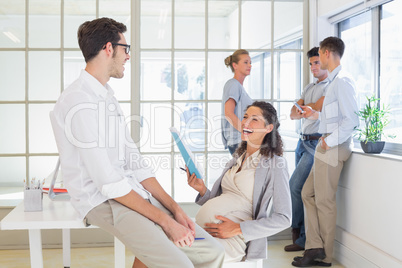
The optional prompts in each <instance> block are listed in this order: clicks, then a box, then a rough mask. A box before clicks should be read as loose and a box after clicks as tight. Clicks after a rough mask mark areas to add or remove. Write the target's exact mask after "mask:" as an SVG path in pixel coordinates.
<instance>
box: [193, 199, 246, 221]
mask: <svg viewBox="0 0 402 268" xmlns="http://www.w3.org/2000/svg"><path fill="white" fill-rule="evenodd" d="M251 209H252V205H251V203H249V202H247V201H246V200H243V199H242V198H241V197H239V196H235V195H229V194H222V195H220V196H218V197H215V198H212V199H210V200H208V202H206V203H205V204H204V205H202V207H201V208H200V210H199V211H198V213H197V215H196V216H195V222H196V223H197V224H198V225H200V226H201V227H204V226H205V223H220V220H218V219H216V218H215V216H218V215H220V216H224V217H226V218H228V219H230V220H232V221H234V222H236V223H240V222H242V221H246V220H251V219H252V217H251Z"/></svg>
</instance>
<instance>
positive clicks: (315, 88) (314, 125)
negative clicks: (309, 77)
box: [300, 77, 329, 135]
mask: <svg viewBox="0 0 402 268" xmlns="http://www.w3.org/2000/svg"><path fill="white" fill-rule="evenodd" d="M328 82H329V80H328V77H327V78H325V79H324V80H322V81H321V82H318V83H317V81H316V82H314V83H311V84H308V85H307V86H306V87H305V88H304V90H303V93H302V95H301V97H300V99H302V100H304V104H305V105H306V104H309V103H316V102H317V101H318V100H319V99H320V98H321V97H322V96H324V95H325V91H326V88H327V85H328ZM319 125H320V120H311V119H307V118H306V119H304V121H303V126H302V133H303V134H304V135H309V134H314V133H317V132H318V127H319Z"/></svg>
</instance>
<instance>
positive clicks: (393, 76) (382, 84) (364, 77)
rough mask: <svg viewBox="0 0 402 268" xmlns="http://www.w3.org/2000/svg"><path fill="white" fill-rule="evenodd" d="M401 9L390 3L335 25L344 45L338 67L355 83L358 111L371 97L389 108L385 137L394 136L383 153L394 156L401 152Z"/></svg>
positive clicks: (400, 5) (401, 5)
mask: <svg viewBox="0 0 402 268" xmlns="http://www.w3.org/2000/svg"><path fill="white" fill-rule="evenodd" d="M401 8H402V3H401V2H400V1H392V2H389V3H386V4H383V5H381V6H378V7H373V8H372V9H370V10H367V11H364V12H362V13H360V14H358V15H355V16H353V17H351V18H348V19H346V20H343V21H341V22H339V23H338V31H339V37H340V38H342V40H343V41H344V42H345V45H346V50H345V54H344V56H343V57H342V66H343V68H344V69H345V70H346V71H348V72H349V73H350V74H351V75H352V76H353V77H354V79H355V81H356V88H357V96H358V104H359V106H360V107H362V106H363V105H365V103H366V102H367V101H366V96H371V95H373V94H375V95H376V96H379V97H381V105H383V104H384V105H386V106H389V107H390V109H391V115H390V124H389V125H388V126H387V128H386V133H388V134H394V135H397V136H396V138H395V139H388V140H386V141H387V144H386V147H385V149H384V152H389V153H396V154H400V153H401V151H402V146H401V143H402V135H401V134H402V131H401V126H402V119H401V118H402V117H401V114H402V110H401V108H400V102H401V101H402V82H401V81H400V79H398V74H399V73H401V72H402V63H401V62H400V57H401V55H402V53H401V51H400V48H399V39H401V38H400V33H401V32H402V27H401V26H400V24H399V23H398V21H399V19H400V18H401V15H402V11H401Z"/></svg>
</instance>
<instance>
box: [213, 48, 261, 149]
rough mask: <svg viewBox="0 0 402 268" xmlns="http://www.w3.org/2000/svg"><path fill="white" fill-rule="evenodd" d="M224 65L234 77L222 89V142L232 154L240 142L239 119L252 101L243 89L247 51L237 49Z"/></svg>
mask: <svg viewBox="0 0 402 268" xmlns="http://www.w3.org/2000/svg"><path fill="white" fill-rule="evenodd" d="M225 65H226V66H227V67H230V69H232V72H233V73H234V77H233V78H231V79H229V80H228V81H227V82H226V84H225V87H224V88H223V96H222V115H224V116H223V118H222V121H221V127H222V142H223V145H224V146H225V149H226V148H229V152H230V154H233V153H234V152H235V151H236V149H237V147H238V146H239V144H240V142H241V132H242V127H241V119H242V118H243V115H244V113H245V111H246V108H247V106H249V105H251V104H252V103H253V100H252V99H251V98H250V96H249V95H248V94H247V92H246V91H245V89H244V87H243V82H244V79H245V78H246V76H248V75H250V71H251V59H250V56H249V54H248V51H247V50H244V49H238V50H236V51H235V52H234V53H233V54H232V55H230V56H229V57H227V58H226V59H225Z"/></svg>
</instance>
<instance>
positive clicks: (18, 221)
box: [0, 195, 125, 268]
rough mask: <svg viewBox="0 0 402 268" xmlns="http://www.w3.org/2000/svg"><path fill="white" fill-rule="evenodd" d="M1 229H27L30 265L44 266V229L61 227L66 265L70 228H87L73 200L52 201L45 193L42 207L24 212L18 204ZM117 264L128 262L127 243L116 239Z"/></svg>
mask: <svg viewBox="0 0 402 268" xmlns="http://www.w3.org/2000/svg"><path fill="white" fill-rule="evenodd" d="M0 228H1V229H2V230H28V231H29V249H30V255H31V267H32V268H43V255H42V237H41V230H42V229H61V230H62V238H63V265H64V267H70V263H71V260H70V255H71V253H70V247H71V241H70V229H84V228H87V227H85V225H84V223H83V222H82V221H81V220H79V219H78V214H77V213H76V212H75V210H74V208H73V207H72V205H71V203H70V201H51V200H50V199H49V198H48V197H47V195H44V197H43V211H39V212H24V202H22V203H20V204H19V205H18V206H16V207H15V208H14V209H13V210H12V211H11V212H10V213H9V214H8V215H7V216H6V217H4V219H3V220H2V221H1V224H0ZM114 254H115V267H116V268H124V266H125V246H124V244H123V243H121V242H120V241H119V240H118V239H117V238H115V239H114Z"/></svg>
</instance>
